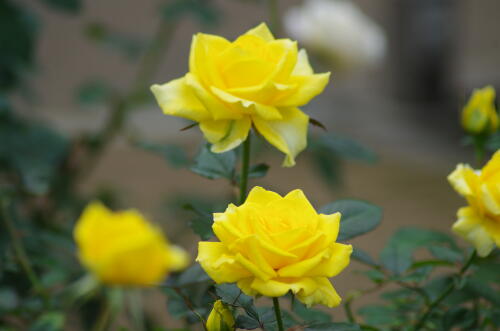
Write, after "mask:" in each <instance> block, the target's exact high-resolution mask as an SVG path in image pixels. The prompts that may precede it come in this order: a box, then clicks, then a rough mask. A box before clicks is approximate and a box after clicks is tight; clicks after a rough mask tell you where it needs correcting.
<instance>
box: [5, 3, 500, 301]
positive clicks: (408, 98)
mask: <svg viewBox="0 0 500 331" xmlns="http://www.w3.org/2000/svg"><path fill="white" fill-rule="evenodd" d="M2 1H3V0H2ZM10 2H11V3H13V4H15V5H16V6H18V7H19V8H22V9H23V10H26V11H27V12H29V13H31V15H33V16H35V17H36V18H37V19H36V23H35V25H36V30H37V34H36V42H35V43H34V47H35V48H34V55H33V61H32V62H31V64H32V65H31V68H30V70H26V71H25V72H23V73H22V77H23V79H22V82H23V84H22V88H20V89H18V90H16V91H14V92H12V91H9V93H10V97H9V100H10V102H11V104H12V105H13V107H14V108H15V109H16V112H18V113H20V114H22V115H23V116H25V117H27V118H29V119H31V120H34V121H41V122H43V123H46V124H47V125H49V126H51V127H53V128H56V129H57V130H59V131H60V132H62V133H63V134H64V135H65V136H68V137H78V136H80V135H85V134H89V133H92V132H99V131H100V130H102V127H103V126H105V125H106V123H108V119H109V117H110V116H111V114H112V112H111V109H112V108H113V102H111V103H109V102H103V99H105V96H106V95H107V93H108V90H110V89H112V90H113V91H118V93H122V92H123V91H127V90H129V89H131V88H133V86H132V85H133V84H134V83H133V82H134V80H136V78H135V77H136V75H137V72H138V70H139V69H138V68H139V67H140V66H141V65H140V63H141V61H143V59H141V55H142V53H141V47H142V46H143V45H144V43H146V42H147V41H148V40H150V39H151V38H153V36H154V34H155V33H156V32H155V31H158V29H159V26H161V25H162V24H164V23H162V20H163V19H162V15H163V16H165V15H167V16H168V15H170V17H171V18H172V19H171V22H169V23H168V24H167V25H166V26H163V30H161V28H160V33H164V34H168V35H171V41H170V42H169V44H168V49H166V50H164V52H163V50H161V53H159V54H160V55H159V58H158V59H156V60H157V63H158V66H157V68H155V69H154V72H152V73H151V75H150V77H147V79H146V81H143V82H141V83H144V84H145V85H147V86H149V85H151V84H153V83H164V82H167V81H169V80H171V79H174V78H177V77H180V76H182V75H184V74H185V72H187V70H188V54H189V48H190V43H191V37H192V35H193V34H195V33H197V32H200V31H201V32H206V33H213V34H217V35H222V36H225V37H227V38H228V39H234V38H235V37H236V36H238V35H240V34H241V33H243V32H244V31H246V30H248V29H249V28H251V27H253V26H255V25H257V24H259V23H260V22H263V21H269V14H268V9H267V6H266V2H265V1H251V0H246V1H237V0H217V1H215V0H214V1H201V2H200V1H198V3H205V5H206V6H207V8H209V9H206V8H205V7H203V8H202V7H199V8H198V9H195V10H194V11H193V13H194V14H189V15H187V14H184V12H182V11H178V12H176V11H175V10H170V11H168V10H166V9H165V5H166V3H169V2H168V1H159V0H158V1H153V0H150V1H136V0H106V1H93V0H87V1H83V2H82V4H81V9H80V10H70V11H64V10H63V11H61V10H54V9H53V8H50V7H48V6H46V3H44V1H33V0H15V1H10ZM45 2H48V3H50V2H51V1H49V0H47V1H45ZM52 2H57V1H52ZM171 2H172V1H171ZM332 2H333V1H332ZM352 3H353V4H354V5H355V6H357V7H359V8H358V9H359V10H360V11H361V12H362V13H364V16H361V18H360V19H361V21H363V19H367V20H369V24H368V25H366V26H368V28H370V27H371V28H372V29H373V30H376V33H375V36H374V38H375V39H374V40H372V41H367V43H368V44H367V46H366V48H363V47H361V46H360V43H364V42H365V41H363V40H359V41H358V39H356V38H358V36H357V35H356V34H355V32H356V31H355V30H356V29H358V28H359V27H358V26H357V25H356V24H357V21H349V22H347V23H346V25H345V26H340V27H338V26H332V31H331V32H328V31H327V30H319V31H320V32H318V33H320V34H324V35H326V36H327V35H329V34H332V36H331V39H330V40H335V38H334V37H335V36H333V35H334V34H339V35H340V36H343V38H344V39H346V36H347V39H348V40H354V41H356V42H353V43H352V44H353V45H354V46H353V47H358V48H356V50H357V52H366V53H367V54H368V53H369V52H371V51H372V48H373V47H374V48H376V50H375V51H374V52H375V53H376V54H375V55H374V57H375V59H372V58H369V59H368V60H367V59H361V60H359V62H357V63H348V64H346V63H345V62H346V61H344V60H345V59H343V58H342V56H344V57H345V56H347V57H349V53H348V52H347V55H345V54H340V53H339V54H340V55H339V54H335V55H330V54H329V50H325V49H320V50H318V51H317V52H315V51H316V50H315V49H314V47H311V49H309V47H307V45H306V44H307V42H306V40H305V39H304V43H302V41H301V39H300V38H299V37H301V38H305V37H304V36H299V35H297V36H295V35H293V34H297V33H298V34H300V32H301V31H302V32H303V31H305V30H304V29H306V27H301V26H300V25H298V24H299V23H298V21H297V20H295V19H293V16H292V18H288V19H287V15H290V10H292V11H293V10H298V9H300V8H302V7H300V6H303V4H302V1H298V0H282V1H279V8H278V10H279V13H280V16H281V17H282V22H283V26H282V28H281V29H280V30H279V33H278V35H279V36H283V37H285V36H287V37H288V36H291V37H293V38H294V39H299V44H300V45H301V46H303V47H306V48H307V49H308V52H309V54H310V56H311V58H312V62H313V66H314V68H315V71H317V72H321V71H331V72H332V78H331V82H330V84H329V86H328V87H327V89H326V90H325V92H324V93H323V94H322V95H320V96H319V97H317V98H316V99H315V100H314V101H313V102H312V103H311V104H309V105H307V107H305V111H306V112H307V113H308V114H310V115H311V116H312V117H313V118H315V119H317V120H319V121H321V122H322V123H323V124H324V126H325V127H326V128H327V129H328V131H329V132H333V133H335V134H338V135H340V136H342V137H349V138H350V139H354V140H355V141H357V143H359V145H360V146H359V148H360V149H362V152H361V155H362V156H361V157H359V155H358V154H359V153H358V154H356V155H354V156H353V157H349V155H347V156H346V157H343V156H342V155H340V157H339V159H341V161H338V162H335V166H333V167H331V168H330V169H331V171H335V172H338V173H339V175H338V176H336V177H335V178H334V179H331V178H330V179H331V180H332V181H329V180H326V179H325V178H324V177H322V176H320V175H318V171H317V168H316V164H315V162H317V160H315V158H314V157H313V156H311V155H308V154H306V153H303V155H300V156H299V158H298V160H297V166H295V167H294V168H290V169H288V168H282V167H281V166H280V163H281V160H282V155H281V154H279V153H278V152H277V151H276V150H273V149H268V150H266V149H265V148H263V152H262V153H259V154H258V156H257V158H258V159H257V161H261V162H263V161H266V162H267V163H269V165H270V170H269V172H268V175H267V176H266V177H265V178H264V179H257V180H252V181H251V185H256V184H259V185H264V186H265V187H268V188H272V189H274V190H276V191H278V192H280V193H286V192H288V191H290V190H292V189H295V188H302V189H303V190H304V191H305V192H306V194H307V195H308V196H309V197H310V199H311V200H312V202H313V204H314V205H315V206H317V207H319V206H321V205H323V204H325V203H327V202H330V201H332V200H333V199H338V198H342V197H352V198H359V199H366V200H368V201H370V202H373V203H375V204H377V205H379V206H381V207H382V208H383V210H384V219H383V223H382V225H381V226H380V227H379V228H378V229H377V230H376V231H374V232H373V233H370V234H369V235H366V236H364V237H362V238H361V239H356V240H355V241H354V242H353V244H354V245H358V247H361V248H363V249H366V250H368V251H370V252H379V251H380V249H381V248H382V246H383V243H384V242H386V240H387V238H388V237H389V236H390V234H392V233H393V231H394V230H395V229H396V228H398V227H400V226H402V225H418V226H422V227H427V228H433V229H440V230H447V229H449V227H450V225H451V224H452V222H453V221H454V220H455V212H456V209H457V207H459V206H460V205H461V204H462V203H463V202H462V201H461V199H460V198H459V197H458V196H457V195H456V194H455V193H454V192H453V190H452V189H451V188H450V187H449V185H448V183H447V181H446V176H447V175H448V174H449V173H450V172H451V170H452V169H453V168H454V167H455V165H456V163H458V162H469V163H472V162H473V158H472V152H471V148H470V147H469V148H466V147H463V146H461V143H460V142H461V135H462V134H461V130H460V127H459V111H460V110H461V107H462V106H463V105H464V104H465V101H466V99H467V98H468V96H469V95H470V93H471V91H472V89H473V88H479V87H483V86H485V85H488V84H491V85H493V86H497V87H500V64H499V59H500V34H499V33H497V32H498V31H500V20H498V13H499V12H500V2H498V1H497V0H481V1H478V0H459V1H457V0H455V1H453V0H381V1H372V0H353V1H352ZM205 5H203V6H205ZM174 9H175V8H174ZM205 9H206V10H205ZM181 14H182V17H181ZM346 15H347V14H346ZM357 18H359V17H357ZM294 22H297V25H296V24H294ZM361 23H363V22H361ZM361 23H360V24H361ZM0 24H2V23H0ZM318 24H320V23H318ZM321 24H323V23H321ZM349 24H352V26H349ZM363 24H365V23H363ZM366 26H365V27H364V28H366ZM325 29H326V28H325ZM351 34H352V36H351ZM339 38H341V37H339ZM341 39H342V38H341ZM370 43H371V44H370ZM346 45H347V46H345V47H349V43H347V44H346ZM163 46H165V48H167V45H163ZM163 46H161V45H160V48H161V47H163ZM345 47H344V50H345ZM359 47H361V48H359ZM370 47H372V48H370ZM0 48H3V46H2V45H1V44H0ZM1 52H2V51H1V50H0V53H1ZM157 54H158V53H157ZM367 57H368V56H367ZM156 60H155V61H156ZM144 98H145V99H147V100H146V101H145V102H144V101H141V102H140V103H138V106H137V107H134V109H133V111H130V112H129V113H128V115H129V116H128V119H127V120H126V122H125V123H124V128H123V129H120V131H119V132H117V133H116V135H113V136H112V139H111V141H110V143H109V144H107V146H106V147H105V150H106V152H105V153H102V154H101V156H100V157H99V158H97V160H96V164H95V165H94V166H93V168H92V169H91V171H90V172H89V174H88V177H87V178H86V179H85V180H84V181H82V182H81V183H79V185H78V189H79V190H81V191H82V192H92V191H94V190H96V189H99V190H104V191H105V190H107V189H110V190H111V188H112V190H113V192H114V194H116V196H117V199H119V200H120V205H123V206H127V207H136V208H139V209H141V210H142V211H144V212H145V213H146V214H147V215H149V216H150V218H151V219H153V220H155V221H156V222H159V223H161V224H162V225H164V226H165V228H166V232H167V234H168V235H169V237H170V238H173V241H176V242H181V243H184V245H192V247H189V248H190V252H191V253H192V256H195V254H196V247H195V245H194V243H195V242H196V239H195V238H196V237H195V236H194V235H193V234H191V231H190V230H189V229H188V228H187V225H186V223H185V221H184V220H182V219H181V218H182V217H181V216H182V215H181V214H179V212H178V211H177V210H176V209H175V208H171V206H172V201H180V200H182V199H188V198H191V197H192V196H193V195H195V196H203V195H209V196H210V197H211V198H213V199H214V200H217V199H220V198H221V197H222V198H224V197H227V196H228V195H230V194H231V187H230V186H229V185H228V184H227V182H225V181H223V180H216V181H209V180H207V179H203V178H201V177H199V176H197V175H195V174H193V173H191V172H189V171H188V170H186V169H183V168H180V169H178V168H175V167H172V166H170V165H169V164H168V162H165V159H164V158H163V157H161V155H157V154H154V153H150V152H149V151H146V150H144V149H143V148H138V147H137V145H136V144H135V143H133V142H136V141H137V140H138V139H139V140H140V141H147V142H151V143H155V144H167V143H168V144H171V143H173V144H176V145H179V146H182V147H185V148H186V150H187V153H188V155H189V156H193V155H195V153H196V151H197V149H198V147H199V146H200V144H201V143H202V135H201V134H200V133H199V130H198V129H197V128H194V129H191V130H187V131H182V132H180V131H179V130H180V129H181V128H183V127H184V126H186V123H185V122H184V121H183V120H180V119H177V118H173V117H167V116H164V115H162V113H161V110H160V109H159V107H158V106H157V105H156V104H155V103H154V102H153V100H152V98H151V96H149V95H146V96H145V97H144ZM110 104H111V106H110ZM311 131H313V132H319V133H321V129H320V128H314V127H313V128H311ZM340 149H341V147H340ZM363 153H364V154H363ZM347 154H349V153H347ZM363 155H364V156H363ZM374 155H376V158H375V157H374ZM346 158H347V160H345V159H346ZM350 158H351V159H350ZM269 160H270V161H269ZM332 182H335V185H334V186H333V187H332V185H331V183H332ZM193 192H196V194H193ZM68 221H71V222H72V221H73V220H68ZM374 254H375V253H374ZM352 268H356V266H353V267H352ZM345 275H348V274H347V273H346V274H345ZM347 278H349V279H347ZM360 279H361V277H359V279H358V278H356V277H348V276H344V277H343V276H342V275H340V276H339V277H337V278H336V279H334V285H336V287H337V288H338V290H339V292H340V293H341V295H342V294H343V293H346V292H347V291H348V290H349V289H350V288H352V287H353V286H354V285H357V284H359V282H360ZM157 309H159V310H161V308H157Z"/></svg>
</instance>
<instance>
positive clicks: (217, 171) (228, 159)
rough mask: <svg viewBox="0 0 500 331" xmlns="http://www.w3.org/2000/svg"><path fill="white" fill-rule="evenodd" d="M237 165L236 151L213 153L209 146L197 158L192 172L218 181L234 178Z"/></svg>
mask: <svg viewBox="0 0 500 331" xmlns="http://www.w3.org/2000/svg"><path fill="white" fill-rule="evenodd" d="M235 164H236V153H235V152H234V150H231V151H229V152H225V153H213V152H212V151H210V147H209V145H208V144H207V145H205V146H203V147H202V149H201V150H200V152H199V153H198V155H197V156H196V158H195V164H194V165H193V166H192V167H191V170H192V171H193V172H195V173H197V174H198V175H200V176H203V177H206V178H209V179H216V178H227V179H229V180H232V179H233V178H234V167H235Z"/></svg>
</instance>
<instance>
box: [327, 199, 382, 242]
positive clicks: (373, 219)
mask: <svg viewBox="0 0 500 331" xmlns="http://www.w3.org/2000/svg"><path fill="white" fill-rule="evenodd" d="M319 211H320V212H321V213H322V214H333V213H335V212H340V213H341V215H342V218H341V219H340V232H339V236H338V240H339V241H345V240H348V239H351V238H354V237H357V236H360V235H362V234H364V233H367V232H370V231H372V230H373V229H375V228H376V227H377V226H378V225H379V224H380V221H381V220H382V209H381V208H380V207H377V206H375V205H372V204H370V203H368V202H365V201H361V200H337V201H335V202H332V203H330V204H328V205H326V206H323V207H322V208H321V209H320V210H319Z"/></svg>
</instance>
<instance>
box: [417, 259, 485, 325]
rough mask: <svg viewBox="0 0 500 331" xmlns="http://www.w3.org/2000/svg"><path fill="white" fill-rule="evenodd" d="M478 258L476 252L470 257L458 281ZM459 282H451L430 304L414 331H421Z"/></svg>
mask: <svg viewBox="0 0 500 331" xmlns="http://www.w3.org/2000/svg"><path fill="white" fill-rule="evenodd" d="M475 257H476V251H475V250H474V251H473V252H472V254H471V255H470V257H469V259H468V260H467V262H466V263H465V264H464V265H463V266H462V268H461V269H460V271H459V272H458V279H459V280H461V279H462V277H463V276H464V274H465V272H466V271H467V270H468V269H469V267H470V266H471V265H472V262H473V261H474V259H475ZM456 284H457V282H451V283H450V285H448V287H447V288H446V289H445V290H444V291H443V292H442V293H441V294H440V295H439V296H438V297H437V298H436V299H435V300H434V301H433V302H431V303H430V305H429V307H428V308H427V310H426V312H425V313H424V315H423V316H422V317H421V318H419V319H418V322H417V325H416V326H415V328H414V329H413V330H414V331H418V330H420V329H421V328H422V327H423V326H424V324H425V322H426V321H427V319H428V318H429V316H430V315H431V314H432V312H433V311H434V309H435V308H436V307H437V306H438V305H439V304H440V303H441V302H442V301H443V300H444V299H446V297H447V296H448V295H450V293H451V292H453V291H454V290H455V288H456Z"/></svg>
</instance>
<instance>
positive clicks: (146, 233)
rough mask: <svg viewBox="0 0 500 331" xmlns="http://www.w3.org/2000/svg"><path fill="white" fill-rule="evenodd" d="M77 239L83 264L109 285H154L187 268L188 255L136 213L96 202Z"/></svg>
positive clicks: (77, 230) (85, 215)
mask: <svg viewBox="0 0 500 331" xmlns="http://www.w3.org/2000/svg"><path fill="white" fill-rule="evenodd" d="M74 237H75V241H76V244H77V246H78V256H79V258H80V261H81V262H82V264H83V265H84V266H85V267H87V268H88V269H89V270H90V271H91V272H92V273H93V274H94V275H95V276H96V277H97V278H98V279H99V280H100V281H101V282H103V283H105V284H108V285H131V286H151V285H155V284H158V283H159V282H161V281H162V280H163V279H164V278H165V277H166V275H167V273H168V272H169V271H171V270H179V269H182V268H184V267H185V266H186V265H187V264H188V256H187V254H186V253H185V252H184V251H183V250H182V249H180V248H178V247H176V246H172V245H169V243H168V242H167V240H166V239H165V238H164V237H163V235H162V233H161V232H160V230H159V229H157V228H156V227H154V226H152V225H151V224H149V223H148V222H147V221H146V220H145V219H144V217H143V216H142V215H141V214H140V213H139V212H137V211H136V210H125V211H120V212H112V211H110V210H109V209H107V208H106V207H105V206H103V205H102V204H101V203H98V202H93V203H91V204H89V205H88V206H87V207H86V208H85V210H84V211H83V213H82V215H81V216H80V219H79V220H78V222H77V224H76V226H75V230H74Z"/></svg>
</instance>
